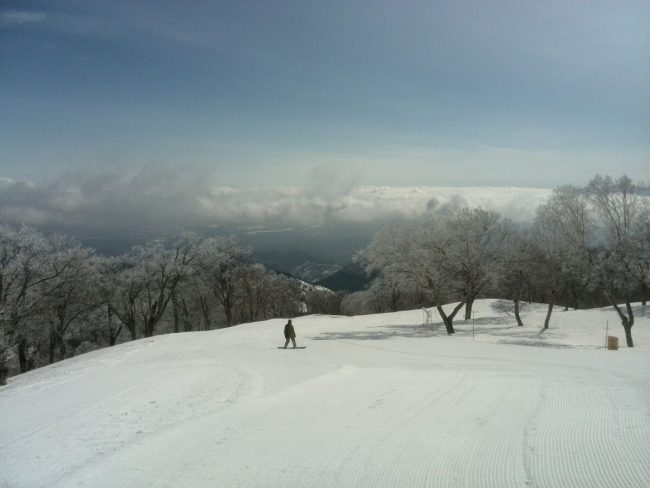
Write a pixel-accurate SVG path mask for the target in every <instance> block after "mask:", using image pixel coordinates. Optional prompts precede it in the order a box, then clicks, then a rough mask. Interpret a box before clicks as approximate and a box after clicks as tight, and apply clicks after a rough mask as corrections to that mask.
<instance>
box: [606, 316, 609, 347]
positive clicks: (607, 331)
mask: <svg viewBox="0 0 650 488" xmlns="http://www.w3.org/2000/svg"><path fill="white" fill-rule="evenodd" d="M608 335H609V320H608V321H607V326H606V327H605V349H607V336H608Z"/></svg>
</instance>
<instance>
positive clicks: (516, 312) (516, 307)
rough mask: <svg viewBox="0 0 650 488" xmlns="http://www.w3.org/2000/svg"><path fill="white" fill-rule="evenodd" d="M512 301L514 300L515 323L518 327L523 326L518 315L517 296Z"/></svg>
mask: <svg viewBox="0 0 650 488" xmlns="http://www.w3.org/2000/svg"><path fill="white" fill-rule="evenodd" d="M514 302H515V319H517V325H518V326H519V327H523V326H524V323H523V322H522V321H521V317H520V316H519V298H515V299H514Z"/></svg>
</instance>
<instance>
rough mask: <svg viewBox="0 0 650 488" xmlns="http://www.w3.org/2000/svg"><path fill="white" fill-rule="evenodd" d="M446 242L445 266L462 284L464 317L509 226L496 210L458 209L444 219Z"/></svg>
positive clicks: (486, 278)
mask: <svg viewBox="0 0 650 488" xmlns="http://www.w3.org/2000/svg"><path fill="white" fill-rule="evenodd" d="M445 223H446V230H447V235H448V238H447V242H446V245H445V249H444V250H443V252H444V254H445V258H446V259H445V260H444V266H445V267H446V268H447V272H448V273H449V274H450V275H455V276H456V281H457V282H458V283H459V284H460V286H461V287H462V294H463V299H464V302H465V320H469V319H470V318H471V317H472V305H473V304H474V300H475V299H476V298H477V297H478V296H479V294H480V293H481V292H482V291H483V289H484V288H485V287H486V286H487V284H488V283H489V282H490V281H491V280H492V279H493V275H494V273H495V270H496V266H495V265H496V258H497V256H498V255H499V251H500V249H501V247H502V245H503V243H504V240H505V238H506V236H507V234H508V232H509V230H510V225H509V224H507V223H504V222H502V221H501V217H500V215H499V214H498V213H497V212H494V211H490V210H483V209H480V208H476V209H467V208H464V209H461V210H460V211H458V212H456V213H454V214H453V215H451V216H450V217H449V218H448V219H447V220H446V222H445Z"/></svg>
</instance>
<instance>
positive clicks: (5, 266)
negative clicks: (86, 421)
mask: <svg viewBox="0 0 650 488" xmlns="http://www.w3.org/2000/svg"><path fill="white" fill-rule="evenodd" d="M51 253H52V243H51V241H50V240H49V239H48V238H46V237H45V236H43V235H42V234H41V233H40V232H38V231H36V230H35V229H33V228H31V227H26V226H22V227H19V228H14V227H11V226H6V225H0V384H5V383H6V376H7V369H8V361H9V359H10V357H11V356H12V355H13V354H15V352H16V350H17V353H18V358H19V364H20V370H21V372H23V371H26V370H27V369H28V364H29V358H28V350H29V347H30V343H29V342H30V337H34V336H35V335H37V334H38V331H36V330H35V328H38V326H39V324H40V322H39V321H38V320H36V317H37V314H38V312H39V311H40V308H39V307H40V306H41V298H42V295H41V294H40V288H41V287H42V286H44V285H45V284H46V283H48V282H51V281H52V280H54V279H55V278H57V276H58V275H59V274H60V273H62V272H63V271H65V268H59V269H53V268H52V267H51V266H49V264H50V262H49V261H48V257H49V256H50V254H51Z"/></svg>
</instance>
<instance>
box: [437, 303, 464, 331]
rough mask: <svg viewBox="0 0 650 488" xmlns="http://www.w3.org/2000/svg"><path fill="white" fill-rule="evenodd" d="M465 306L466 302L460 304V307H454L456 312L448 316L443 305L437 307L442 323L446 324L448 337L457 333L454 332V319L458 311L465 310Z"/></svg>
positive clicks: (453, 311)
mask: <svg viewBox="0 0 650 488" xmlns="http://www.w3.org/2000/svg"><path fill="white" fill-rule="evenodd" d="M463 305H465V303H464V302H460V303H459V304H458V305H456V306H455V307H454V310H452V312H451V313H450V314H449V315H447V314H446V313H445V311H444V310H443V308H442V305H436V309H437V310H438V313H439V314H440V317H442V322H443V323H444V324H445V328H446V329H447V335H452V334H455V333H456V331H455V330H454V317H455V316H456V314H457V313H458V311H459V310H460V309H461V308H463Z"/></svg>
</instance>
